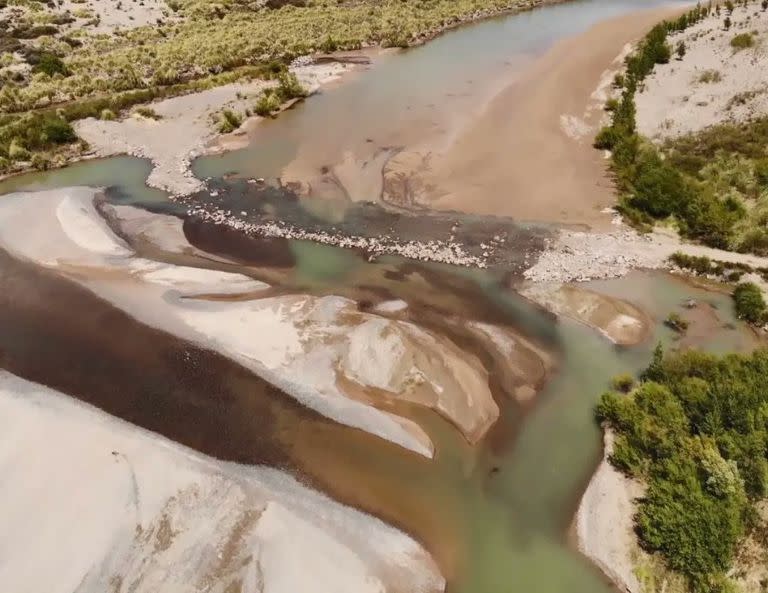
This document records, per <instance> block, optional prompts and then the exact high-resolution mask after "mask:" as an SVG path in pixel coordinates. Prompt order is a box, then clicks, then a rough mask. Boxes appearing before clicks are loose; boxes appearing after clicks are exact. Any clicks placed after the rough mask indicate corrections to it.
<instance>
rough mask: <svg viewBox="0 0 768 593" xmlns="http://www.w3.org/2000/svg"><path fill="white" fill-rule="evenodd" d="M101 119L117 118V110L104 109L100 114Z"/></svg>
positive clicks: (110, 119)
mask: <svg viewBox="0 0 768 593" xmlns="http://www.w3.org/2000/svg"><path fill="white" fill-rule="evenodd" d="M99 119H102V120H104V121H112V120H113V119H115V112H114V111H112V110H111V109H102V110H101V113H100V114H99Z"/></svg>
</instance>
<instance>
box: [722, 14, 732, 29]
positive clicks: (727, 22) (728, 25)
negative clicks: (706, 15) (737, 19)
mask: <svg viewBox="0 0 768 593" xmlns="http://www.w3.org/2000/svg"><path fill="white" fill-rule="evenodd" d="M723 27H725V30H726V31H727V30H728V29H730V28H731V17H729V16H727V17H725V20H724V21H723Z"/></svg>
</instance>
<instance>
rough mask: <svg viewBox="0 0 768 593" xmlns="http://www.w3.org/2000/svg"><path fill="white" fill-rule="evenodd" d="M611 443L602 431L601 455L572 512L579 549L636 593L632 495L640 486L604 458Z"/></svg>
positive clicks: (624, 588) (638, 492)
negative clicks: (603, 453) (601, 458)
mask: <svg viewBox="0 0 768 593" xmlns="http://www.w3.org/2000/svg"><path fill="white" fill-rule="evenodd" d="M612 447H613V440H612V436H611V434H610V433H606V436H605V455H604V458H603V460H602V461H601V462H600V467H598V468H597V471H596V472H595V475H594V476H592V480H591V481H590V482H589V486H588V487H587V491H586V492H585V493H584V496H583V497H582V499H581V504H580V505H579V510H578V513H577V514H576V533H577V536H578V540H579V550H580V551H581V552H582V553H583V554H585V555H586V556H588V557H589V558H590V559H591V560H592V561H593V562H594V563H595V564H597V566H599V567H600V569H601V570H602V571H603V572H604V573H605V574H606V575H608V577H610V579H611V580H612V581H613V582H614V583H615V584H616V586H617V587H618V588H619V589H620V590H621V591H629V592H630V593H640V584H639V583H638V580H637V577H635V575H634V572H633V571H634V566H635V559H636V558H637V556H638V553H639V549H638V545H637V541H636V537H635V533H634V526H633V517H634V513H635V503H634V499H635V498H637V497H639V496H641V495H642V487H641V485H640V484H638V483H637V482H634V481H632V480H630V479H629V478H627V477H625V476H624V475H623V474H621V473H620V472H618V471H617V470H616V469H615V468H614V467H613V466H612V465H611V464H610V463H609V462H608V455H610V453H611V451H612Z"/></svg>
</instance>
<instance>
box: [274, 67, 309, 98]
mask: <svg viewBox="0 0 768 593" xmlns="http://www.w3.org/2000/svg"><path fill="white" fill-rule="evenodd" d="M277 80H278V81H279V84H278V85H277V94H278V96H279V98H280V100H281V101H289V100H290V99H300V98H303V97H306V96H307V95H308V94H309V93H308V92H307V90H306V89H305V88H304V87H303V86H301V83H300V82H299V79H298V78H296V75H295V74H294V73H293V72H281V73H280V74H279V75H278V77H277Z"/></svg>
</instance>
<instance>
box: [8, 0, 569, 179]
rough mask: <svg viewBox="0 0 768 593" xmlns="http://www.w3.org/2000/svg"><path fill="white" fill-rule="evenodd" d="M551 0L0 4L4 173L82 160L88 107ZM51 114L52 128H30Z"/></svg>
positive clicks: (121, 106) (247, 74)
mask: <svg viewBox="0 0 768 593" xmlns="http://www.w3.org/2000/svg"><path fill="white" fill-rule="evenodd" d="M558 1H561V0H534V1H532V2H524V1H523V0H480V1H474V0H473V1H470V0H461V1H454V0H438V1H437V2H434V3H431V4H430V5H429V6H428V7H425V6H423V5H422V4H420V3H416V2H399V1H394V0H387V1H386V2H375V3H373V2H369V1H368V0H366V1H364V2H360V3H356V4H354V5H347V4H341V5H340V4H337V3H335V2H334V3H326V2H322V3H316V4H310V5H304V4H302V5H294V4H291V3H289V6H287V7H285V8H284V9H283V3H282V2H280V3H277V5H273V4H272V3H264V2H257V3H255V4H254V5H249V6H248V8H245V7H243V6H241V5H240V4H239V3H233V4H217V5H216V6H213V7H208V6H205V5H198V3H196V2H194V1H190V0H185V1H174V2H169V3H168V4H166V3H165V2H163V1H162V0H160V1H157V2H154V5H152V6H150V5H146V6H142V7H141V9H134V7H130V8H124V7H123V6H122V5H121V4H118V5H117V6H116V7H115V10H114V11H112V12H109V14H106V13H105V11H104V9H105V7H104V5H103V3H102V2H96V4H95V5H94V6H91V7H89V8H81V7H79V6H78V5H77V4H75V5H74V6H73V4H72V3H71V2H65V3H64V4H63V5H61V6H59V5H50V6H48V5H40V6H37V5H35V7H34V9H33V8H31V7H27V6H25V5H15V6H12V7H6V6H3V7H2V8H0V14H2V15H3V17H7V18H6V20H7V21H8V22H9V24H11V25H12V26H11V27H8V28H7V30H6V29H4V30H3V31H2V32H0V41H2V45H1V46H0V47H2V50H3V53H2V56H3V59H2V62H0V79H2V80H3V92H2V93H1V94H0V113H2V114H4V115H7V117H4V118H3V120H2V123H1V124H0V157H2V159H3V160H1V161H0V174H17V173H20V172H24V171H29V170H32V169H45V168H50V167H57V166H62V165H65V164H67V163H68V162H74V161H75V160H78V159H79V158H81V156H82V155H81V153H83V152H85V151H86V149H85V147H84V146H83V145H82V143H80V142H78V140H77V137H76V136H75V134H74V133H73V132H72V130H71V126H70V124H71V123H72V122H75V121H78V120H80V119H84V118H86V117H89V116H91V117H97V118H102V119H109V118H111V117H114V116H115V115H119V114H120V112H121V111H124V110H126V109H127V108H131V107H136V106H139V105H144V104H146V103H147V102H148V101H151V100H153V99H156V98H159V97H168V96H175V95H183V94H188V93H190V92H197V91H200V90H201V89H210V88H212V87H216V86H221V85H226V84H231V83H233V82H236V81H238V80H242V79H244V78H245V79H253V78H268V77H269V73H270V71H271V70H272V69H273V68H274V67H275V66H276V65H279V64H287V63H289V62H291V61H292V60H295V59H296V58H300V57H306V56H313V55H317V54H325V53H328V52H334V51H338V50H357V49H361V48H365V47H373V46H381V47H411V46H413V45H419V44H422V43H423V42H424V41H426V40H429V39H433V38H434V37H436V36H437V35H439V34H440V33H442V32H444V31H447V30H449V29H452V28H455V27H457V26H460V25H462V24H465V23H470V22H474V21H478V20H481V19H486V18H489V17H492V16H498V15H501V14H506V13H510V12H514V11H523V10H530V9H532V8H535V7H537V6H542V5H546V4H554V3H556V2H558ZM158 15H160V16H158ZM153 18H154V19H155V20H156V22H155V23H153V24H151V25H150V24H148V23H146V20H147V19H153ZM40 22H44V23H46V24H45V26H38V23H40ZM74 37H77V39H74ZM41 59H42V60H43V62H44V66H40V65H39V62H40V61H41ZM105 112H109V113H112V114H113V115H111V116H109V117H103V114H104V113H105ZM50 125H55V127H56V128H57V130H58V132H57V133H56V134H49V133H46V134H44V135H41V134H39V133H37V132H39V131H40V130H41V129H43V130H45V129H46V128H47V127H49V126H50ZM11 147H13V150H11Z"/></svg>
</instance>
